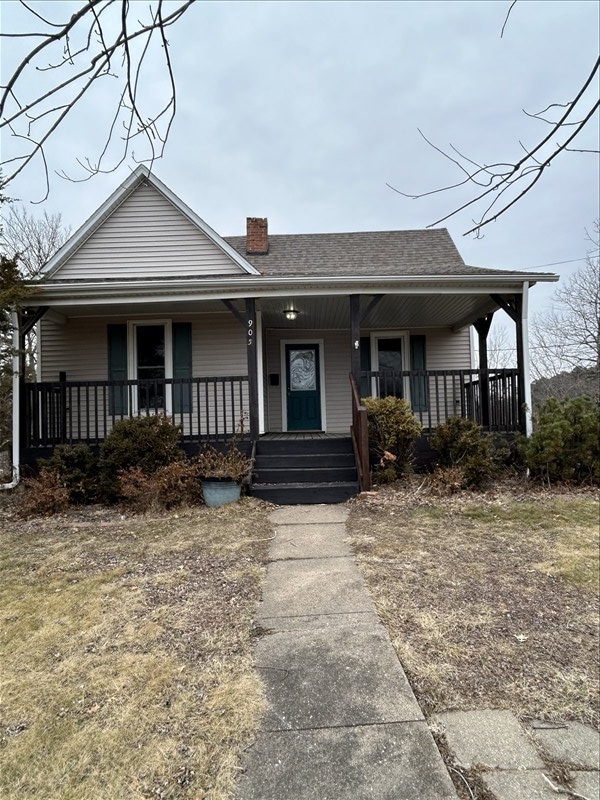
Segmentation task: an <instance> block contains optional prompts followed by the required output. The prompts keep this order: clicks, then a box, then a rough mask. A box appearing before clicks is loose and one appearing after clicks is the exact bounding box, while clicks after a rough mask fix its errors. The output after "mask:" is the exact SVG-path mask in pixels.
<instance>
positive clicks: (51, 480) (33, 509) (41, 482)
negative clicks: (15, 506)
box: [20, 467, 69, 517]
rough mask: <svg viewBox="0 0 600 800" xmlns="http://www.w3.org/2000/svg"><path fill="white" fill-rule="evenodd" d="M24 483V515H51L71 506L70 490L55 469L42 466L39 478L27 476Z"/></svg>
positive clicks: (22, 504)
mask: <svg viewBox="0 0 600 800" xmlns="http://www.w3.org/2000/svg"><path fill="white" fill-rule="evenodd" d="M23 483H24V486H25V492H24V494H23V497H22V500H21V508H20V511H21V514H22V515H23V516H24V517H49V516H51V515H52V514H61V513H62V512H63V511H66V510H67V508H68V507H69V490H68V489H67V487H66V486H65V485H64V483H63V482H62V480H61V477H60V475H59V474H58V472H56V471H55V470H52V469H48V468H47V467H42V469H41V470H40V473H39V475H38V477H37V478H26V479H25V481H24V482H23Z"/></svg>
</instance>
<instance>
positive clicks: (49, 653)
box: [0, 500, 271, 800]
mask: <svg viewBox="0 0 600 800" xmlns="http://www.w3.org/2000/svg"><path fill="white" fill-rule="evenodd" d="M0 522H1V523H2V527H3V531H2V548H1V560H0V569H1V573H0V609H1V611H0V617H1V620H2V626H1V631H0V662H1V664H2V669H1V672H0V796H1V797H2V798H5V800H16V798H25V797H26V798H28V800H42V798H43V800H52V799H53V798H60V800H81V798H94V800H104V799H106V800H119V798H127V799H128V800H133V799H134V798H165V799H166V798H168V799H169V800H184V799H185V798H195V800H199V799H200V798H206V799H207V800H208V799H210V800H223V799H224V798H228V797H230V796H231V792H232V789H233V786H234V782H235V779H236V776H237V771H238V768H239V757H240V753H241V750H242V748H243V747H244V746H245V745H246V744H247V743H248V741H249V738H250V737H251V735H252V733H253V732H254V731H255V729H256V726H257V724H258V718H259V716H260V713H261V710H262V707H263V698H262V694H261V687H260V684H259V681H258V679H257V677H256V675H255V674H254V672H253V669H252V660H251V652H250V644H251V638H252V621H253V615H254V609H255V604H256V602H257V601H258V599H259V596H260V586H261V580H262V574H263V563H264V560H265V557H266V553H267V549H268V545H269V541H268V539H269V537H270V535H271V533H270V528H269V524H268V522H267V515H266V512H265V511H264V510H263V509H262V508H261V506H260V504H259V503H257V502H256V501H252V500H244V501H242V502H241V503H240V504H238V505H236V506H228V507H226V508H222V509H199V510H195V511H188V512H179V514H178V515H175V514H170V515H167V516H164V517H159V518H153V519H147V518H143V517H131V518H125V519H121V518H120V516H119V515H118V514H116V513H114V512H106V511H100V510H97V511H89V512H87V513H86V514H84V515H81V514H79V515H72V514H71V515H68V516H65V517H61V518H54V519H49V520H29V521H27V522H24V521H23V520H17V519H14V518H12V517H10V515H8V514H6V513H5V514H4V516H3V517H2V518H1V519H0Z"/></svg>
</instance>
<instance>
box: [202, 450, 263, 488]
mask: <svg viewBox="0 0 600 800" xmlns="http://www.w3.org/2000/svg"><path fill="white" fill-rule="evenodd" d="M253 463H254V462H253V459H252V458H251V457H250V456H247V455H246V454H245V453H242V451H241V450H240V449H239V448H238V446H237V444H236V443H235V440H232V442H231V443H230V445H229V447H228V448H227V450H217V449H216V448H215V447H213V446H212V445H210V444H209V445H206V446H205V447H204V449H203V450H202V452H201V453H200V455H199V456H198V457H197V458H196V465H197V467H198V473H199V474H200V476H201V477H202V478H207V479H209V480H210V479H211V478H217V479H222V478H228V479H230V480H232V481H241V480H243V479H244V478H245V477H246V476H247V475H248V473H249V472H250V470H251V469H252V465H253Z"/></svg>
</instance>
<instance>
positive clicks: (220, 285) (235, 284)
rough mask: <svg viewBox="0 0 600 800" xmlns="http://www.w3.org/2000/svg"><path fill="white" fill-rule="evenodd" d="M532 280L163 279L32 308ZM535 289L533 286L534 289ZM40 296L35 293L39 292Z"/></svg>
mask: <svg viewBox="0 0 600 800" xmlns="http://www.w3.org/2000/svg"><path fill="white" fill-rule="evenodd" d="M531 277H532V276H531V275H530V274H529V275H527V274H524V275H523V274H521V275H510V276H499V275H484V276H473V275H471V276H467V275H455V276H452V277H449V276H439V275H436V276H414V275H410V276H408V275H407V276H402V277H399V276H393V275H385V276H381V275H380V276H370V277H368V278H365V277H358V276H351V277H340V278H337V279H333V280H332V278H315V277H312V276H311V277H306V276H304V277H290V278H281V277H277V278H274V277H268V278H267V277H261V278H256V277H253V276H247V277H246V279H245V280H244V279H242V280H240V279H239V278H234V279H233V280H227V279H223V278H210V279H202V280H196V279H194V280H191V281H189V280H188V281H186V280H185V279H184V280H182V279H181V278H180V279H172V278H170V279H160V280H153V281H127V280H125V281H118V282H117V281H115V282H113V281H100V282H85V283H83V282H78V281H74V282H73V283H54V284H52V283H48V284H44V283H41V284H38V285H35V284H34V285H33V288H34V294H33V295H32V296H31V297H30V298H29V302H30V303H33V304H35V303H36V302H39V303H44V304H46V305H52V304H53V303H58V304H61V305H69V306H72V305H78V304H79V303H80V302H81V301H82V300H94V301H95V302H99V301H101V300H103V301H104V302H111V301H114V300H116V299H118V300H119V301H123V300H127V301H130V302H148V301H150V300H152V299H157V298H158V299H161V298H164V296H165V295H166V294H169V295H170V296H169V299H170V300H171V301H175V300H202V299H213V300H218V299H223V298H227V299H232V298H236V297H237V298H239V297H241V298H243V297H248V296H253V297H261V296H267V297H277V296H285V295H286V294H288V293H289V292H290V291H296V292H302V293H303V294H305V295H307V296H308V295H317V296H318V295H322V294H324V293H329V294H347V293H348V292H349V291H350V292H351V291H356V288H355V287H360V289H361V290H362V292H363V293H364V292H368V291H369V290H376V291H378V292H383V293H384V294H396V293H401V294H423V293H424V292H425V293H429V292H431V291H432V290H433V291H434V292H435V290H436V289H438V290H439V291H440V292H441V293H446V294H465V293H466V294H480V293H481V292H484V293H490V292H494V291H495V292H498V293H503V292H507V291H512V292H517V291H519V290H520V289H521V288H522V285H523V281H528V280H530V279H531ZM558 277H559V276H558V275H554V274H551V273H550V274H548V273H546V274H543V275H536V276H535V282H538V281H540V282H549V281H552V282H553V281H557V280H558ZM530 285H531V284H530ZM36 289H37V290H38V291H37V292H36V291H35V290H36Z"/></svg>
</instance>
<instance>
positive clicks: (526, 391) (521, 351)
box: [490, 281, 533, 436]
mask: <svg viewBox="0 0 600 800" xmlns="http://www.w3.org/2000/svg"><path fill="white" fill-rule="evenodd" d="M490 297H491V298H492V300H493V301H494V302H495V303H497V304H498V305H499V306H500V308H502V309H503V310H504V311H506V313H507V314H508V316H509V317H510V318H511V319H512V320H513V322H514V323H515V325H516V328H517V337H516V338H517V370H518V373H517V391H518V395H519V430H520V431H521V433H524V434H526V435H527V436H529V435H530V434H531V431H532V430H533V426H532V422H531V385H530V377H529V322H528V316H529V281H523V291H522V293H521V294H517V295H515V297H514V299H513V301H512V302H507V301H506V300H505V299H504V298H503V297H501V296H500V295H496V294H492V295H490Z"/></svg>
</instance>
